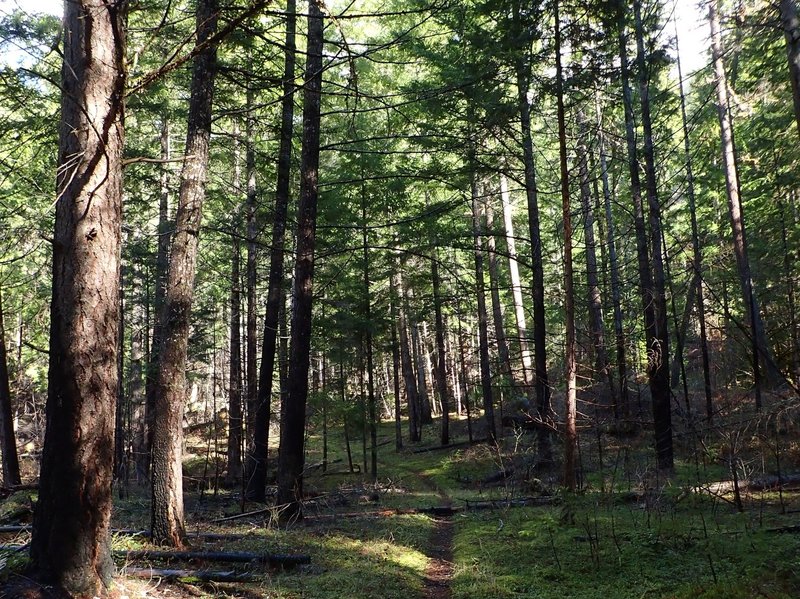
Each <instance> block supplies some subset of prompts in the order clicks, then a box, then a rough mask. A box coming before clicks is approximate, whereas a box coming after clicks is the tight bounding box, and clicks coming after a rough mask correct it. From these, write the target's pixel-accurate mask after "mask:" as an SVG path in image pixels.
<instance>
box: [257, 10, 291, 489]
mask: <svg viewBox="0 0 800 599" xmlns="http://www.w3.org/2000/svg"><path fill="white" fill-rule="evenodd" d="M295 10H296V2H295V0H288V2H287V4H286V39H285V50H284V65H283V99H282V104H281V138H280V149H279V151H278V173H277V176H278V180H277V185H276V192H275V212H274V214H273V219H272V245H271V249H272V251H271V252H270V265H269V282H268V283H267V287H268V290H267V305H266V312H265V316H264V339H263V342H262V343H263V345H262V350H261V370H260V372H259V381H258V399H257V402H256V409H255V419H254V430H253V443H252V444H251V446H250V447H251V451H250V455H249V456H248V476H247V490H246V495H247V498H248V499H250V500H251V501H262V502H263V501H266V485H267V452H268V444H269V425H270V420H271V409H270V408H271V398H272V379H273V374H274V370H275V352H276V346H277V337H278V325H279V317H280V312H281V304H282V302H283V288H282V286H283V261H284V253H285V251H284V250H285V245H286V241H285V237H286V213H287V211H288V206H289V186H290V183H291V163H292V131H293V129H294V127H293V120H294V90H295V85H294V73H295V60H296V57H295V30H296V27H297V23H296V15H295ZM248 191H249V190H248Z"/></svg>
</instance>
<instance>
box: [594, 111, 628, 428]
mask: <svg viewBox="0 0 800 599" xmlns="http://www.w3.org/2000/svg"><path fill="white" fill-rule="evenodd" d="M596 110H597V130H598V144H599V147H598V150H597V151H598V154H599V155H600V178H601V180H602V182H603V208H604V210H605V219H606V233H607V244H608V261H609V264H610V270H611V303H612V304H613V306H614V341H615V347H616V356H617V376H618V377H619V398H617V397H614V404H613V409H614V417H615V418H619V417H620V415H625V416H627V415H628V413H629V411H630V398H629V395H628V359H627V352H626V349H625V329H624V326H623V313H622V291H621V285H620V273H619V259H618V257H617V241H616V226H615V223H614V213H613V212H612V210H611V200H612V194H611V185H610V184H609V181H608V159H607V157H606V149H605V133H604V131H603V122H602V114H601V111H600V103H599V101H598V102H597V103H596Z"/></svg>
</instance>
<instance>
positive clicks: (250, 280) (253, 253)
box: [245, 65, 283, 448]
mask: <svg viewBox="0 0 800 599" xmlns="http://www.w3.org/2000/svg"><path fill="white" fill-rule="evenodd" d="M250 70H251V72H252V65H251V68H250ZM254 104H255V98H254V92H253V88H252V86H250V85H248V88H247V107H246V110H247V119H246V122H245V169H246V170H245V176H246V177H247V199H246V210H247V232H246V234H247V267H246V278H247V319H246V337H247V341H246V347H245V365H246V368H245V373H246V375H247V385H246V386H245V389H246V393H247V395H246V402H247V403H246V405H247V440H248V443H247V447H248V448H252V447H253V435H254V431H255V429H256V416H257V414H258V368H257V366H256V363H257V358H258V355H257V354H258V338H257V337H258V330H257V329H258V325H257V319H258V314H256V276H257V272H256V259H257V258H258V251H257V247H256V242H257V241H258V239H257V238H258V223H257V220H256V210H257V208H258V206H257V205H256V201H257V197H256V192H257V187H256V148H255V116H253V105H254ZM281 259H283V256H281Z"/></svg>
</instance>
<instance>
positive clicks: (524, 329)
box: [500, 175, 533, 395]
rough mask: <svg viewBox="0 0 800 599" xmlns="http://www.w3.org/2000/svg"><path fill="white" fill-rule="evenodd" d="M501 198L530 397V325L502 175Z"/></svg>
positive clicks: (506, 184)
mask: <svg viewBox="0 0 800 599" xmlns="http://www.w3.org/2000/svg"><path fill="white" fill-rule="evenodd" d="M500 198H501V200H502V202H503V225H504V229H505V237H506V247H507V248H508V271H509V273H510V275H511V295H512V297H513V298H514V318H515V320H516V324H517V337H518V339H519V351H520V355H521V356H522V380H523V381H525V388H526V395H530V391H531V388H532V385H533V376H532V372H533V369H532V360H531V352H530V349H529V348H528V324H527V322H526V318H525V304H524V302H523V300H522V282H521V279H520V276H519V263H518V262H517V241H516V238H515V237H514V221H513V219H512V214H511V194H510V193H509V192H508V180H507V179H506V176H505V175H500Z"/></svg>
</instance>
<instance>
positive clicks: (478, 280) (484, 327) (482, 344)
mask: <svg viewBox="0 0 800 599" xmlns="http://www.w3.org/2000/svg"><path fill="white" fill-rule="evenodd" d="M472 235H473V241H474V254H475V293H476V295H477V299H478V337H479V339H478V348H479V356H480V373H481V375H480V376H481V398H482V400H483V415H484V417H485V418H486V426H487V431H488V433H487V437H488V439H489V443H493V442H494V440H495V439H496V438H497V429H496V426H495V422H494V399H493V397H492V373H491V369H490V367H489V319H488V317H487V312H486V289H485V287H484V279H483V270H484V268H483V261H484V251H483V226H481V215H480V207H479V205H478V181H477V177H476V175H475V174H474V173H473V174H472Z"/></svg>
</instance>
